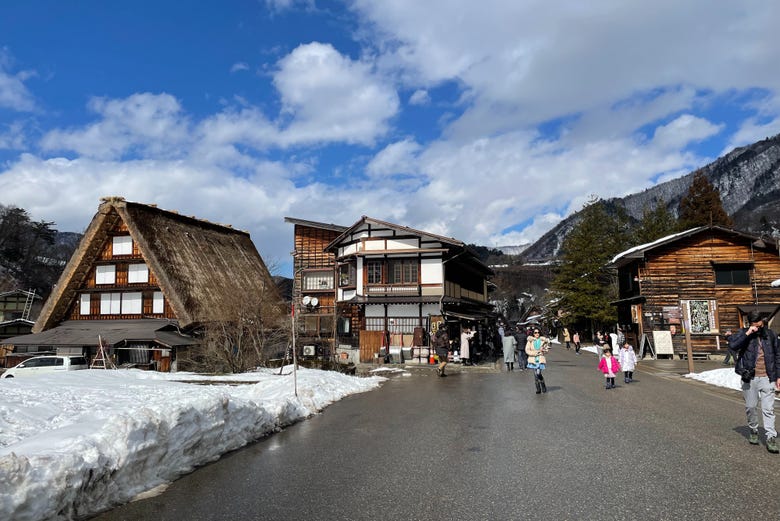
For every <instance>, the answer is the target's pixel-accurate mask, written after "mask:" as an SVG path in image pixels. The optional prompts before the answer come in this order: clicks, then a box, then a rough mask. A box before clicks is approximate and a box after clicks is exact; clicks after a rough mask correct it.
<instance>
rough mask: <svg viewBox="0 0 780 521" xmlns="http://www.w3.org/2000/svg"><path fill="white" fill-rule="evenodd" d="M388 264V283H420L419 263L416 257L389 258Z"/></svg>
mask: <svg viewBox="0 0 780 521" xmlns="http://www.w3.org/2000/svg"><path fill="white" fill-rule="evenodd" d="M388 264H389V269H388V273H389V274H390V280H389V281H388V282H389V284H406V285H413V284H419V283H420V263H419V261H418V260H417V259H390V260H389V261H388ZM399 279H400V280H399Z"/></svg>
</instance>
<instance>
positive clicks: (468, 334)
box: [460, 328, 474, 365]
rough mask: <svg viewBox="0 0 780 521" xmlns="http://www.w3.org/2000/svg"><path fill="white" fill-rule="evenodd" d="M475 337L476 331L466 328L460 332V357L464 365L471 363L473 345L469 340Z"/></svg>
mask: <svg viewBox="0 0 780 521" xmlns="http://www.w3.org/2000/svg"><path fill="white" fill-rule="evenodd" d="M473 337H474V331H472V330H471V329H469V328H464V329H463V331H461V333H460V359H461V360H463V365H471V346H470V345H469V341H471V339H472V338H473Z"/></svg>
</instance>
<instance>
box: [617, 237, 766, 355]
mask: <svg viewBox="0 0 780 521" xmlns="http://www.w3.org/2000/svg"><path fill="white" fill-rule="evenodd" d="M778 253H779V252H778V245H777V243H776V242H775V241H773V240H771V239H767V238H761V237H759V236H756V235H753V234H749V233H744V232H740V231H737V230H732V229H728V228H724V227H721V226H703V227H698V228H693V229H690V230H687V231H684V232H682V233H678V234H675V235H670V236H668V237H664V238H662V239H659V240H657V241H654V242H652V243H649V244H643V245H640V246H636V247H634V248H631V249H630V250H627V251H625V252H623V253H621V254H619V255H617V256H616V257H615V258H614V259H613V260H612V265H613V266H614V267H615V268H617V272H618V293H619V300H617V301H616V302H614V304H615V305H616V306H617V314H618V323H619V324H620V325H621V326H622V327H623V329H624V330H625V331H626V332H627V337H628V338H629V339H631V340H632V341H633V342H635V344H634V345H635V346H639V345H640V344H643V343H644V342H645V341H649V342H650V343H651V347H653V348H656V349H658V350H659V351H663V350H662V349H659V348H661V346H660V345H658V346H656V345H653V342H654V339H655V340H657V341H658V342H662V343H663V344H664V346H663V347H664V349H666V348H668V347H670V348H671V351H672V353H671V354H672V356H674V355H678V356H680V357H683V356H684V354H686V353H687V345H686V336H685V321H684V317H686V316H687V317H689V323H690V342H691V347H692V351H693V353H694V356H699V357H705V358H708V357H709V356H710V355H712V354H725V349H726V348H727V346H726V344H725V339H724V337H723V333H724V332H725V331H726V330H727V329H731V330H735V329H736V328H739V327H743V326H744V325H745V318H744V317H745V315H747V313H748V312H749V311H751V310H754V309H755V310H759V311H761V312H763V313H764V314H765V315H766V316H767V317H772V316H773V315H774V313H775V312H776V311H777V309H778V307H780V288H778V287H772V285H771V284H772V282H773V281H775V280H777V279H778V278H780V256H779V255H778ZM776 322H777V321H774V320H771V321H770V327H772V328H773V329H775V330H777V327H776ZM669 340H671V342H669ZM669 344H670V345H669ZM641 349H644V346H641ZM662 354H668V353H662Z"/></svg>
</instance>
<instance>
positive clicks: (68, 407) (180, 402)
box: [0, 367, 385, 521]
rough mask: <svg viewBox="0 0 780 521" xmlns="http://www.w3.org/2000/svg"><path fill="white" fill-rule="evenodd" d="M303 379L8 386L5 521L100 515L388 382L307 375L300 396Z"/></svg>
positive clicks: (157, 376)
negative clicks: (243, 383)
mask: <svg viewBox="0 0 780 521" xmlns="http://www.w3.org/2000/svg"><path fill="white" fill-rule="evenodd" d="M291 371H292V367H286V368H285V369H284V370H283V373H284V374H283V375H281V376H280V375H279V370H278V369H276V370H260V371H258V372H255V373H248V374H242V375H231V376H226V377H206V376H201V375H195V374H191V373H175V374H164V373H153V372H146V371H139V370H117V371H105V370H86V371H71V372H66V373H59V374H55V375H41V376H35V377H29V378H13V379H0V397H1V398H0V519H2V520H11V519H13V520H14V521H24V520H35V521H39V520H43V519H73V518H77V517H81V516H85V515H89V514H92V513H97V512H100V511H102V510H105V509H107V508H109V507H111V506H112V505H116V504H119V503H124V502H127V501H129V500H131V499H132V498H134V497H135V496H137V495H139V494H141V493H143V492H147V491H149V490H151V489H154V488H155V487H158V486H161V485H164V484H166V483H169V482H171V481H173V480H175V479H176V478H177V477H179V476H181V475H183V474H185V473H187V472H190V471H191V470H192V469H193V468H195V467H197V466H199V465H203V464H204V463H207V462H210V461H213V460H216V459H218V458H219V456H220V455H222V454H224V453H226V452H228V451H231V450H235V449H238V448H240V447H242V446H244V445H246V444H247V443H250V442H251V441H253V440H257V439H258V438H261V437H262V436H264V435H266V434H269V433H272V432H274V431H276V430H279V429H281V428H282V427H284V426H287V425H290V424H292V423H294V422H296V421H298V420H301V419H304V418H306V417H308V416H311V415H312V414H315V413H317V412H318V411H321V410H322V409H323V408H325V407H326V406H328V405H329V404H331V403H333V402H335V401H337V400H340V399H341V398H343V397H345V396H347V395H349V394H353V393H359V392H364V391H368V390H371V389H374V388H376V387H378V386H379V384H380V383H381V382H382V381H384V380H385V379H384V378H382V377H379V376H372V377H368V378H357V377H354V376H347V375H344V374H341V373H337V372H332V371H319V370H309V369H300V370H298V372H297V389H298V396H297V397H296V396H295V395H294V379H293V374H291ZM182 380H184V381H186V382H188V383H185V382H182ZM195 381H200V382H202V383H203V384H208V385H197V384H195V383H189V382H195ZM238 381H242V382H246V384H245V385H235V384H234V382H238Z"/></svg>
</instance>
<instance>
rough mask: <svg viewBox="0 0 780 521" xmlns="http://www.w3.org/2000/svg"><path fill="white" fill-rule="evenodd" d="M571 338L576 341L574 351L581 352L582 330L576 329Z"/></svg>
mask: <svg viewBox="0 0 780 521" xmlns="http://www.w3.org/2000/svg"><path fill="white" fill-rule="evenodd" d="M571 340H572V342H574V352H575V353H577V354H580V332H579V331H575V332H574V334H573V335H572V337H571Z"/></svg>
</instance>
